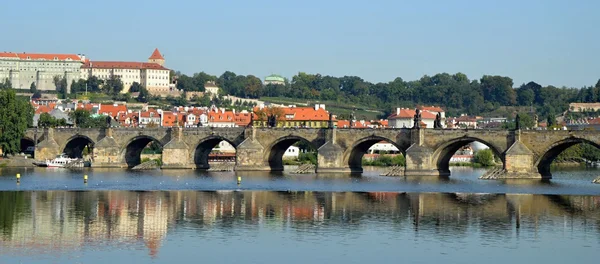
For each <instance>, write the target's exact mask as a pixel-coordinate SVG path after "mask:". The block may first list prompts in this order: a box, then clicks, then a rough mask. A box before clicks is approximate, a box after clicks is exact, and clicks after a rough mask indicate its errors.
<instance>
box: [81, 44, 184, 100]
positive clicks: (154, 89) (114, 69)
mask: <svg viewBox="0 0 600 264" xmlns="http://www.w3.org/2000/svg"><path fill="white" fill-rule="evenodd" d="M164 63H165V59H164V57H163V56H162V55H161V54H160V52H159V51H158V49H155V50H154V52H153V53H152V55H151V56H150V57H149V58H148V62H126V61H90V60H86V61H85V63H84V64H83V65H82V66H81V70H80V78H81V79H84V80H87V79H89V78H90V77H92V76H95V77H96V78H98V79H101V80H108V79H110V78H111V77H112V76H116V77H119V78H120V79H121V81H122V82H123V91H122V92H123V93H126V92H128V91H129V88H130V87H131V85H132V84H133V83H134V82H137V83H139V84H141V85H142V86H144V87H146V89H148V92H150V93H164V92H170V91H171V89H172V87H171V86H170V85H169V84H170V80H169V72H170V70H169V69H167V68H165V67H164V66H163V65H164Z"/></svg>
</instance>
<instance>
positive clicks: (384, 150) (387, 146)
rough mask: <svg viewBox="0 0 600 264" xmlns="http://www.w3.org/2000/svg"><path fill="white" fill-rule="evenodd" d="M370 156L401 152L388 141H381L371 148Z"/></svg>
mask: <svg viewBox="0 0 600 264" xmlns="http://www.w3.org/2000/svg"><path fill="white" fill-rule="evenodd" d="M367 153H369V154H398V153H400V150H399V149H398V148H397V147H396V146H394V144H392V143H390V142H387V141H379V142H377V143H375V144H373V146H371V147H370V148H369V150H368V151H367Z"/></svg>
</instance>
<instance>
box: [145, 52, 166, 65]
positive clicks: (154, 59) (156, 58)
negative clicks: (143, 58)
mask: <svg viewBox="0 0 600 264" xmlns="http://www.w3.org/2000/svg"><path fill="white" fill-rule="evenodd" d="M148 62H150V63H156V64H158V65H160V66H164V64H165V58H164V57H163V56H162V54H160V51H158V49H154V52H152V55H150V58H148Z"/></svg>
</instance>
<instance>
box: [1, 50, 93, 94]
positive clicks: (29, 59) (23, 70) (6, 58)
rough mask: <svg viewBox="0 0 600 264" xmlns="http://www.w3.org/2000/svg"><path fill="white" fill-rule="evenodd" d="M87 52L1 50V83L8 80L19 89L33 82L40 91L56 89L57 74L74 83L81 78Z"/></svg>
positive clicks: (68, 82) (26, 87)
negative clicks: (16, 51) (60, 52)
mask: <svg viewBox="0 0 600 264" xmlns="http://www.w3.org/2000/svg"><path fill="white" fill-rule="evenodd" d="M84 61H85V56H84V55H77V54H41V53H26V52H23V53H15V52H0V82H3V81H4V80H6V79H8V80H9V81H10V82H11V83H12V87H13V88H16V89H29V87H30V86H31V84H32V83H34V84H35V86H36V88H37V89H38V90H56V85H55V84H54V77H55V76H58V77H59V78H61V79H62V78H63V77H64V78H66V80H67V86H68V89H69V90H70V89H71V82H72V81H73V80H75V81H77V80H78V79H79V69H80V68H81V65H83V63H84Z"/></svg>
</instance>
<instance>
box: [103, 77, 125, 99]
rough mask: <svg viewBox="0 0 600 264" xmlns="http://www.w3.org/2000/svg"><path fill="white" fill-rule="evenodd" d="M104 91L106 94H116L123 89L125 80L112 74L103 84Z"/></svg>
mask: <svg viewBox="0 0 600 264" xmlns="http://www.w3.org/2000/svg"><path fill="white" fill-rule="evenodd" d="M102 91H103V92H105V93H106V94H110V95H112V96H116V95H118V94H119V93H121V91H123V82H122V81H121V78H119V77H117V76H116V75H111V76H110V78H109V79H108V80H106V82H105V83H104V85H103V86H102Z"/></svg>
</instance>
